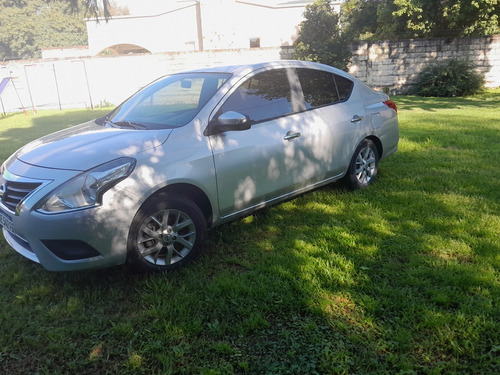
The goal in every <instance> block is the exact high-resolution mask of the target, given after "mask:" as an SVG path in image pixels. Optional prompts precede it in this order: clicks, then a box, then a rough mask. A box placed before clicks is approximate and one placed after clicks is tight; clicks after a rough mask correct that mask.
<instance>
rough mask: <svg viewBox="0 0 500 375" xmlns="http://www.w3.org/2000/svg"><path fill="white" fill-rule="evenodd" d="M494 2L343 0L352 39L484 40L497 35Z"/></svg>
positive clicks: (499, 12) (498, 5)
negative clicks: (468, 37) (485, 36)
mask: <svg viewBox="0 0 500 375" xmlns="http://www.w3.org/2000/svg"><path fill="white" fill-rule="evenodd" d="M499 20H500V2H499V1H498V0H472V1H471V0H346V2H345V3H344V4H343V6H342V24H343V26H344V28H345V32H346V33H347V34H348V35H349V36H350V37H351V38H353V39H396V38H430V37H460V36H484V35H492V34H496V33H500V24H499Z"/></svg>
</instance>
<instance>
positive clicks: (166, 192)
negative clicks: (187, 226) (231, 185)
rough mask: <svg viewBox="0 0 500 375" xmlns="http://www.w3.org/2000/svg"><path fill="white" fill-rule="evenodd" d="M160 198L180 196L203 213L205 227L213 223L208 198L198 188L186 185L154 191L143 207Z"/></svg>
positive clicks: (168, 186) (178, 184)
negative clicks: (188, 200) (205, 222)
mask: <svg viewBox="0 0 500 375" xmlns="http://www.w3.org/2000/svg"><path fill="white" fill-rule="evenodd" d="M162 196H175V197H179V196H182V197H186V198H188V199H190V200H191V201H193V202H194V203H195V204H196V205H197V206H198V207H199V208H200V210H201V212H202V213H203V216H204V217H205V219H206V221H207V227H211V226H212V221H213V210H212V204H211V203H210V199H208V196H207V195H206V194H205V192H204V191H203V190H201V189H200V188H199V187H196V186H194V185H191V184H186V183H177V184H173V185H167V186H165V187H163V188H161V189H160V190H158V191H156V192H155V193H154V194H152V195H151V196H150V197H149V198H148V199H146V201H145V202H144V203H143V205H144V204H146V203H147V202H148V201H150V200H151V199H157V198H159V199H161V197H162Z"/></svg>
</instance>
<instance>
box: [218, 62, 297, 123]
mask: <svg viewBox="0 0 500 375" xmlns="http://www.w3.org/2000/svg"><path fill="white" fill-rule="evenodd" d="M228 111H235V112H239V113H241V114H243V115H246V116H248V117H249V118H250V121H251V122H252V123H256V122H260V121H265V120H270V119H273V118H278V117H281V116H286V115H288V114H290V113H292V98H291V91H290V85H289V83H288V76H287V73H286V70H285V69H277V70H270V71H266V72H262V73H258V74H256V75H255V76H253V77H251V78H249V79H248V80H247V81H245V82H244V83H243V84H242V85H241V86H240V87H239V88H238V89H237V90H236V91H235V92H234V93H233V94H231V96H230V97H229V98H228V100H227V101H226V102H225V103H224V105H223V106H222V109H221V113H224V112H228Z"/></svg>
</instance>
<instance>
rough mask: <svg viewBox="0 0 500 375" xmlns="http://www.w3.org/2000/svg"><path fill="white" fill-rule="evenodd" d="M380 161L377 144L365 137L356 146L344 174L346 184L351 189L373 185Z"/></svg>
mask: <svg viewBox="0 0 500 375" xmlns="http://www.w3.org/2000/svg"><path fill="white" fill-rule="evenodd" d="M378 161H379V155H378V150H377V147H376V146H375V144H374V143H373V142H372V141H371V140H369V139H363V140H362V141H361V143H360V144H359V145H358V147H356V151H354V154H353V156H352V159H351V162H350V164H349V168H348V169H347V173H346V175H345V176H344V183H345V185H346V186H347V187H348V188H350V189H351V190H356V189H361V188H364V187H367V186H369V185H371V184H372V183H373V181H375V179H376V178H377V172H378Z"/></svg>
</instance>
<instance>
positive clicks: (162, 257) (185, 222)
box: [127, 196, 207, 272]
mask: <svg viewBox="0 0 500 375" xmlns="http://www.w3.org/2000/svg"><path fill="white" fill-rule="evenodd" d="M206 238H207V222H206V220H205V217H204V216H203V213H202V212H201V210H200V209H199V208H198V206H197V205H196V204H195V203H193V202H192V201H191V200H189V199H187V198H173V197H165V196H159V197H157V198H154V199H152V200H150V201H148V202H146V203H145V204H144V205H143V207H142V208H141V209H140V210H139V211H138V212H137V214H136V215H135V217H134V220H133V222H132V226H131V227H130V231H129V235H128V242H127V244H128V258H127V260H128V262H129V263H130V264H131V265H132V267H133V268H134V269H136V270H137V271H139V272H161V271H169V270H173V269H176V268H178V267H181V266H182V265H184V264H186V263H188V262H190V261H191V260H193V259H194V258H195V257H196V256H198V255H199V254H200V253H201V252H202V250H203V248H204V246H205V242H206Z"/></svg>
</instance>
